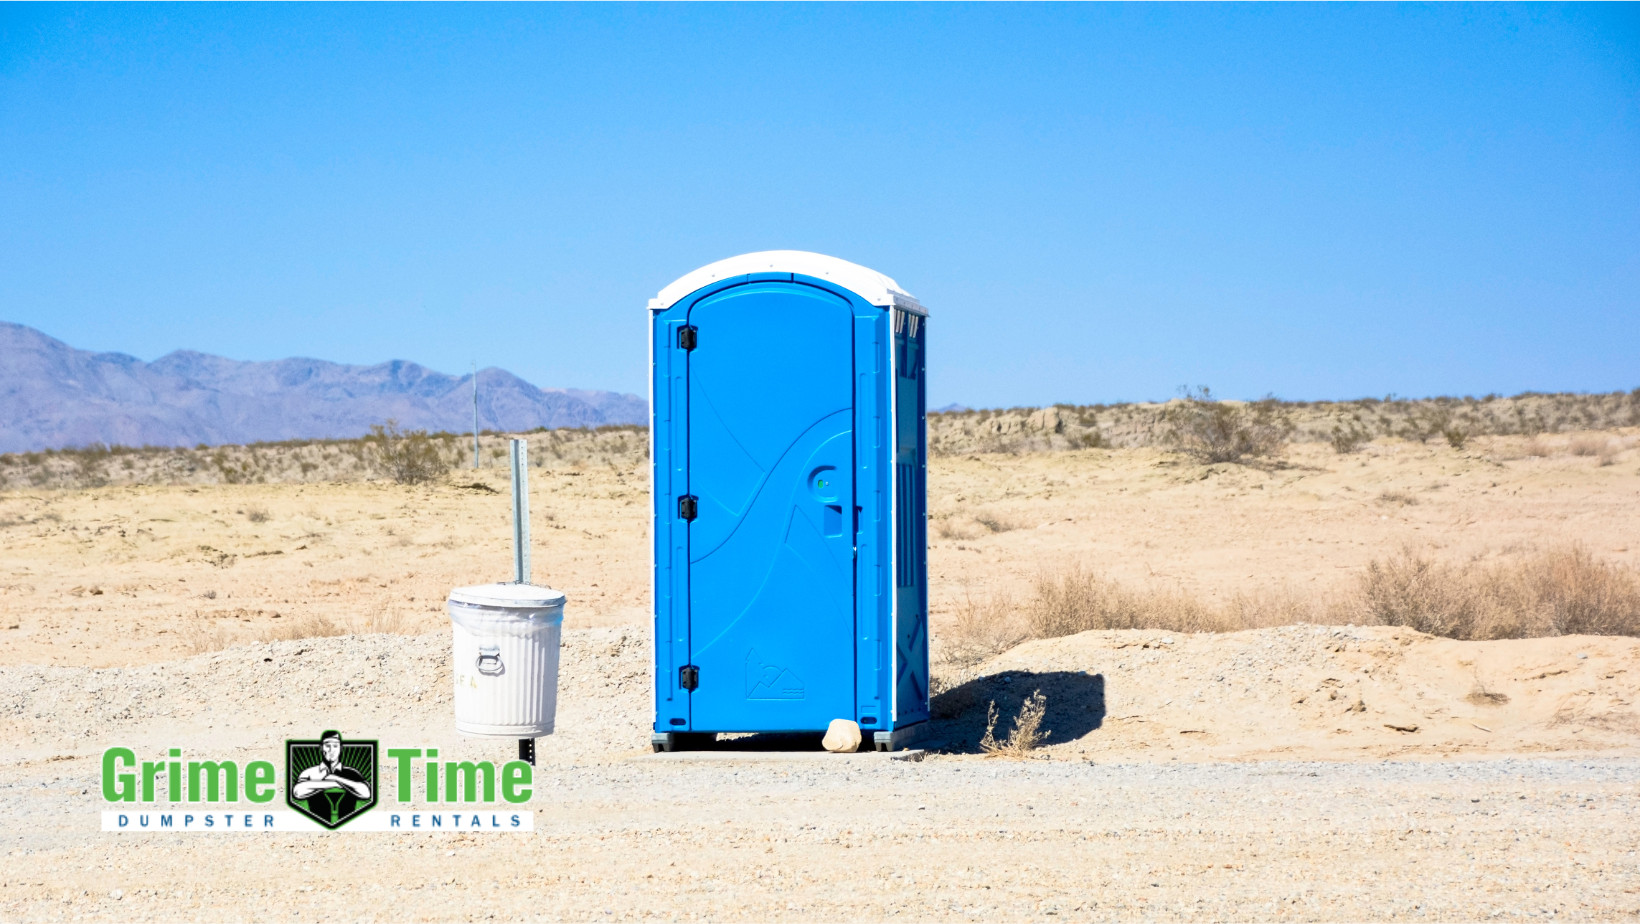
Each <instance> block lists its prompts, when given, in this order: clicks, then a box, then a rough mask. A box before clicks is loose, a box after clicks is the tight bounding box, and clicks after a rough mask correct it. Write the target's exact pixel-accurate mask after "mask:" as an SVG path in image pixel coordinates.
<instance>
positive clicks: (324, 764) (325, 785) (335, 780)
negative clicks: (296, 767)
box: [290, 731, 370, 824]
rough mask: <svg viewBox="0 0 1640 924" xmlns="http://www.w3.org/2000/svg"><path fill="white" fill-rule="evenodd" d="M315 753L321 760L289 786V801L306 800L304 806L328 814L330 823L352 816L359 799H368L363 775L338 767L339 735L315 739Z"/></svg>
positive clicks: (334, 733) (326, 734) (339, 765)
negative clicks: (316, 748)
mask: <svg viewBox="0 0 1640 924" xmlns="http://www.w3.org/2000/svg"><path fill="white" fill-rule="evenodd" d="M319 751H320V753H321V754H323V755H324V760H322V761H320V762H319V763H318V764H317V765H316V766H312V767H309V768H307V769H306V770H303V771H302V774H301V775H300V776H298V777H297V778H296V782H295V783H293V784H291V787H290V797H291V798H292V799H297V800H309V801H308V803H307V804H308V805H309V806H311V807H312V808H313V809H315V810H318V811H321V812H322V811H324V810H325V809H329V810H330V823H331V824H336V823H337V822H338V820H340V819H342V818H345V817H347V816H348V815H351V814H352V813H353V809H354V807H356V806H357V805H358V804H359V800H360V799H369V798H370V784H369V783H367V782H365V779H364V775H363V774H361V773H359V771H357V770H355V769H353V768H352V767H347V766H343V765H342V762H341V761H342V735H341V733H340V732H336V731H327V732H325V733H324V734H323V735H321V736H319Z"/></svg>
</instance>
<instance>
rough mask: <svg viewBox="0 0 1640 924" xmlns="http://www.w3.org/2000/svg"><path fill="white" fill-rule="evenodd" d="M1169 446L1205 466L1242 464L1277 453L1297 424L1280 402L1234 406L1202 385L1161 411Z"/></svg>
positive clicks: (1272, 400) (1269, 401)
mask: <svg viewBox="0 0 1640 924" xmlns="http://www.w3.org/2000/svg"><path fill="white" fill-rule="evenodd" d="M1161 419H1162V423H1163V425H1164V427H1165V428H1166V431H1165V436H1164V439H1165V440H1166V443H1167V444H1168V445H1169V446H1171V447H1173V448H1175V449H1177V450H1179V451H1180V452H1184V453H1187V454H1189V455H1192V456H1195V457H1196V458H1198V459H1200V460H1201V461H1203V462H1241V461H1243V460H1244V459H1247V458H1266V457H1269V456H1274V455H1279V454H1280V453H1281V451H1282V450H1284V449H1285V448H1286V446H1287V440H1288V439H1289V438H1291V437H1292V435H1293V430H1294V429H1295V425H1294V424H1293V422H1292V418H1291V416H1290V415H1289V414H1288V412H1287V410H1286V408H1285V407H1283V405H1282V403H1281V402H1279V401H1277V400H1276V399H1275V398H1265V399H1263V400H1261V401H1254V402H1251V403H1248V404H1230V403H1226V402H1223V401H1220V400H1218V399H1216V398H1214V397H1213V393H1212V392H1211V391H1210V390H1209V389H1208V388H1207V387H1206V386H1202V387H1200V388H1197V389H1195V390H1193V391H1190V390H1187V391H1186V392H1185V394H1184V397H1183V398H1182V399H1181V400H1179V401H1178V402H1176V403H1173V404H1169V405H1168V406H1167V407H1166V408H1164V409H1163V411H1162V417H1161Z"/></svg>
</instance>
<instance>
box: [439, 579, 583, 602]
mask: <svg viewBox="0 0 1640 924" xmlns="http://www.w3.org/2000/svg"><path fill="white" fill-rule="evenodd" d="M450 601H451V602H452V603H467V604H471V605H473V606H513V607H520V608H546V607H551V606H563V605H564V595H563V594H562V593H561V592H559V591H556V590H553V589H552V588H551V587H543V586H541V585H540V584H518V583H515V582H511V581H509V582H507V583H505V584H479V585H476V586H473V587H457V588H456V589H455V590H452V591H450Z"/></svg>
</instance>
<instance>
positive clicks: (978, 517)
mask: <svg viewBox="0 0 1640 924" xmlns="http://www.w3.org/2000/svg"><path fill="white" fill-rule="evenodd" d="M974 522H975V523H978V524H979V525H981V526H983V527H985V530H986V532H992V533H1005V532H1008V531H1010V530H1015V529H1024V528H1025V524H1024V522H1022V521H1021V520H1019V519H1018V518H1017V517H1014V516H1010V515H1009V514H1006V513H998V512H996V511H994V510H990V511H982V512H980V513H976V514H974Z"/></svg>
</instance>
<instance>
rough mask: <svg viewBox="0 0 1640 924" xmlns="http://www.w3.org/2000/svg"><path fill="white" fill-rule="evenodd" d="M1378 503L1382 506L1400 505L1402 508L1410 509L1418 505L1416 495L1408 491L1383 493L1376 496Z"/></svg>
mask: <svg viewBox="0 0 1640 924" xmlns="http://www.w3.org/2000/svg"><path fill="white" fill-rule="evenodd" d="M1378 502H1379V503H1382V504H1400V505H1401V506H1402V507H1411V506H1413V505H1415V504H1417V503H1418V498H1417V496H1416V495H1414V494H1412V493H1411V492H1408V491H1385V492H1384V493H1382V494H1380V495H1378Z"/></svg>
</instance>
